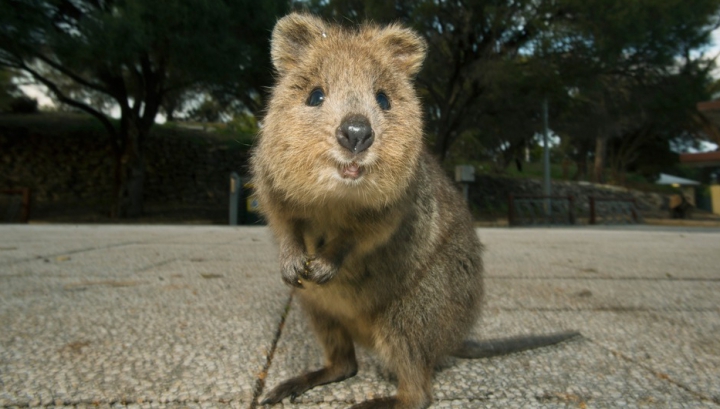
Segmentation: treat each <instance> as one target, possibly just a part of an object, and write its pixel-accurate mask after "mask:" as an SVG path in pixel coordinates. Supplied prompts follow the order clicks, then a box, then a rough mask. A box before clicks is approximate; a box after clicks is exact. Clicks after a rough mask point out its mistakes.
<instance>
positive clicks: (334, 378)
mask: <svg viewBox="0 0 720 409" xmlns="http://www.w3.org/2000/svg"><path fill="white" fill-rule="evenodd" d="M311 320H312V323H313V326H314V327H315V332H316V333H317V336H318V339H319V341H320V343H321V344H322V346H323V349H324V350H325V366H324V367H323V368H322V369H319V370H317V371H312V372H308V373H305V374H302V375H300V376H296V377H294V378H290V379H288V380H286V381H284V382H283V383H281V384H280V385H278V386H276V387H275V388H274V389H273V390H272V391H270V392H269V393H268V394H267V395H266V397H265V399H264V400H263V401H262V402H261V404H263V405H267V404H270V405H272V404H275V403H278V402H280V401H281V400H283V399H285V398H286V397H289V398H290V400H291V401H293V400H295V398H296V397H298V396H300V395H301V394H302V393H303V392H305V391H307V390H309V389H312V388H314V387H316V386H318V385H324V384H326V383H332V382H339V381H342V380H344V379H347V378H350V377H353V376H355V374H356V373H357V368H358V366H357V360H356V359H355V347H354V346H353V341H352V338H351V337H350V334H349V333H348V332H347V331H346V330H345V329H344V328H343V327H342V326H340V324H338V323H337V322H336V321H335V320H333V319H330V318H328V317H325V316H322V315H319V314H311Z"/></svg>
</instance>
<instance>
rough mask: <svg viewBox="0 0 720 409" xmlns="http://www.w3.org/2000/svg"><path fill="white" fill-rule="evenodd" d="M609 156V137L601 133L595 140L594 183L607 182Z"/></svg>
mask: <svg viewBox="0 0 720 409" xmlns="http://www.w3.org/2000/svg"><path fill="white" fill-rule="evenodd" d="M606 156H607V135H606V134H605V133H604V132H600V133H599V134H598V136H597V139H596V140H595V164H594V166H593V182H595V183H604V182H605V175H604V170H605V157H606Z"/></svg>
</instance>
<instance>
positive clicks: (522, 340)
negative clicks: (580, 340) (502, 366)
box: [452, 331, 582, 359]
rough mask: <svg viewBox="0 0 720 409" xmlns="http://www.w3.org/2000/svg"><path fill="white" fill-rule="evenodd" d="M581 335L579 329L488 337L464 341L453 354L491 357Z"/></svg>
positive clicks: (547, 344) (456, 355) (543, 345)
mask: <svg viewBox="0 0 720 409" xmlns="http://www.w3.org/2000/svg"><path fill="white" fill-rule="evenodd" d="M581 336H582V335H581V334H580V333H579V332H577V331H567V332H556V333H552V334H547V335H525V336H518V337H511V338H497V339H488V340H485V341H464V342H463V343H462V345H461V346H460V348H458V349H457V350H455V352H453V353H452V356H455V357H458V358H469V359H474V358H489V357H493V356H498V355H506V354H512V353H513V352H520V351H526V350H528V349H535V348H541V347H546V346H549V345H555V344H558V343H560V342H564V341H567V340H570V339H573V338H577V337H581Z"/></svg>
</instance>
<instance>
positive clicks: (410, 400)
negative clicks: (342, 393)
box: [350, 353, 434, 409]
mask: <svg viewBox="0 0 720 409" xmlns="http://www.w3.org/2000/svg"><path fill="white" fill-rule="evenodd" d="M394 358H395V359H393V361H394V362H393V364H394V366H395V367H396V368H397V378H398V391H397V395H395V396H390V397H385V398H378V399H371V400H368V401H365V402H360V403H358V404H356V405H354V406H352V407H351V408H350V409H425V408H427V407H428V406H430V404H431V403H432V375H433V370H434V364H432V363H431V361H428V360H425V359H419V360H417V361H415V360H413V359H412V357H411V356H410V355H404V356H403V354H402V353H399V354H396V355H395V356H394Z"/></svg>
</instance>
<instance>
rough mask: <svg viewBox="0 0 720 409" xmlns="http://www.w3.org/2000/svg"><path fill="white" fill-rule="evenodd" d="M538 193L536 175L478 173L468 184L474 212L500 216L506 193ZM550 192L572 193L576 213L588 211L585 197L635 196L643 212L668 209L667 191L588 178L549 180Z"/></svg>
mask: <svg viewBox="0 0 720 409" xmlns="http://www.w3.org/2000/svg"><path fill="white" fill-rule="evenodd" d="M510 194H512V195H515V196H521V195H527V196H540V195H542V194H543V187H542V181H541V180H538V179H517V178H509V177H501V176H488V175H480V176H477V177H476V181H475V182H474V183H472V184H471V185H470V189H469V196H470V202H471V203H472V204H473V206H474V208H475V209H474V210H475V213H476V215H478V216H480V217H483V216H484V215H485V216H487V215H490V216H491V217H502V216H503V215H506V214H507V208H508V195H510ZM552 195H553V196H568V195H571V196H573V198H574V200H575V206H576V214H577V215H578V216H586V215H587V214H588V213H589V207H590V206H589V203H590V201H589V197H591V196H594V197H597V198H622V199H635V200H636V201H637V205H638V208H639V209H640V211H641V212H642V213H643V214H645V215H646V216H656V215H660V214H662V215H664V214H666V213H667V211H668V197H667V195H664V194H660V193H654V192H642V191H638V190H631V189H626V188H623V187H619V186H612V185H602V184H595V183H590V182H567V181H553V182H552Z"/></svg>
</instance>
